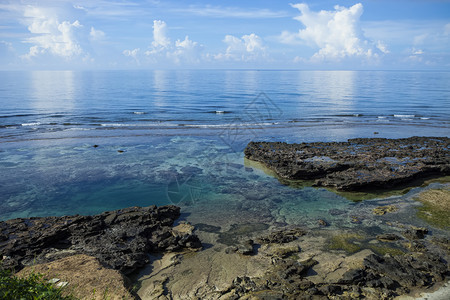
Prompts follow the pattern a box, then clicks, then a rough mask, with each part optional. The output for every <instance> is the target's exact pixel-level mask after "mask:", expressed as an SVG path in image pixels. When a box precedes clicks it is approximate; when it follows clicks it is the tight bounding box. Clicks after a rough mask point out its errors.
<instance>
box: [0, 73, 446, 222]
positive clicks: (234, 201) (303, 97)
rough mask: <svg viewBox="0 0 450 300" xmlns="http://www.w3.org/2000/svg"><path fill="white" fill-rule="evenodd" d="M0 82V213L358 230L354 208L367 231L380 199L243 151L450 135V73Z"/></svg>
mask: <svg viewBox="0 0 450 300" xmlns="http://www.w3.org/2000/svg"><path fill="white" fill-rule="evenodd" d="M0 79H1V80H0V108H1V109H0V170H1V172H2V176H0V220H5V219H9V218H15V217H31V216H48V215H67V214H94V213H100V212H102V211H105V210H113V209H118V208H123V207H128V206H135V205H137V206H147V205H152V204H156V205H164V204H177V205H180V206H181V207H182V212H183V218H184V219H187V220H190V221H192V222H193V223H207V224H218V225H222V226H228V225H230V224H234V223H246V222H247V223H266V224H275V225H276V224H278V225H285V224H301V225H307V226H312V227H314V226H317V220H318V219H323V218H324V219H326V220H327V221H328V222H329V223H331V224H333V226H335V227H350V228H351V227H352V226H356V225H355V224H353V223H352V222H351V220H352V218H351V217H352V214H353V213H356V212H358V215H360V216H364V215H367V221H363V223H362V224H363V225H367V226H372V225H373V224H374V223H373V222H374V221H373V220H372V219H371V218H369V215H370V209H371V208H372V207H373V206H374V205H376V203H375V202H370V201H367V202H364V203H354V202H352V201H349V200H348V199H346V198H345V197H343V196H339V195H337V194H335V193H333V192H331V191H327V190H325V189H316V188H311V187H304V188H292V187H289V186H285V185H282V184H280V183H279V182H278V180H277V179H275V178H273V177H272V176H270V175H268V174H266V173H264V172H263V170H260V169H258V168H256V167H254V166H253V165H251V164H246V163H245V162H244V156H243V149H244V147H245V145H246V144H247V143H248V142H249V141H251V140H267V141H287V142H303V141H307V142H311V141H344V140H346V139H348V138H354V137H374V136H375V137H389V138H397V137H409V136H412V135H424V136H448V132H450V130H449V129H450V110H449V107H450V90H449V87H450V84H449V83H450V73H432V72H326V71H323V72H303V71H148V72H142V71H141V72H131V71H130V72H0ZM374 132H378V134H374ZM395 199H397V200H395ZM395 199H394V200H392V199H391V200H392V201H399V202H405V201H406V202H408V201H410V199H411V195H410V194H406V195H404V196H399V197H398V198H395ZM404 217H405V218H408V214H405V216H404ZM364 222H366V223H364ZM416 222H420V221H416Z"/></svg>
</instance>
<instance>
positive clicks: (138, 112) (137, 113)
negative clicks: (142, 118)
mask: <svg viewBox="0 0 450 300" xmlns="http://www.w3.org/2000/svg"><path fill="white" fill-rule="evenodd" d="M133 114H135V115H144V114H145V112H144V111H134V112H133Z"/></svg>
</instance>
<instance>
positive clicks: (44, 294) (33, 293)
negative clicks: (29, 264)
mask: <svg viewBox="0 0 450 300" xmlns="http://www.w3.org/2000/svg"><path fill="white" fill-rule="evenodd" d="M62 290H63V289H62V288H56V287H54V286H53V284H51V283H49V282H47V280H45V278H44V275H43V274H39V273H32V274H30V275H28V276H27V277H25V278H19V277H16V276H14V275H13V274H12V273H11V271H9V270H5V269H3V268H2V267H1V266H0V299H3V300H19V299H20V300H22V299H24V300H38V299H45V300H60V299H64V300H75V299H76V298H75V297H72V296H63V295H62Z"/></svg>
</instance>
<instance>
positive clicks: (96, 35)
mask: <svg viewBox="0 0 450 300" xmlns="http://www.w3.org/2000/svg"><path fill="white" fill-rule="evenodd" d="M89 36H90V38H91V39H92V40H94V41H101V40H103V39H104V38H105V36H106V35H105V33H104V32H103V31H101V30H97V29H95V28H94V27H91V31H90V32H89Z"/></svg>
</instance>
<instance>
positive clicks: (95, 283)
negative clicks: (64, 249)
mask: <svg viewBox="0 0 450 300" xmlns="http://www.w3.org/2000/svg"><path fill="white" fill-rule="evenodd" d="M33 273H40V274H45V278H47V279H48V278H51V279H50V280H48V282H50V283H54V284H55V286H56V287H60V286H63V285H64V289H63V295H65V296H66V295H72V296H75V297H76V298H77V299H92V300H94V299H95V300H97V299H98V300H103V299H111V300H119V299H135V297H134V296H133V295H132V294H131V293H130V292H129V288H130V282H129V280H128V278H126V277H125V276H123V275H122V274H120V272H118V271H117V270H111V269H108V268H105V267H104V266H102V265H101V264H100V262H99V261H98V259H96V258H95V257H92V256H87V255H84V254H79V255H73V256H69V257H65V258H62V259H59V260H55V261H52V262H50V263H45V264H39V265H33V266H30V267H26V268H24V269H22V270H21V271H20V272H18V273H17V274H16V276H18V277H26V276H28V275H30V274H33Z"/></svg>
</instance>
